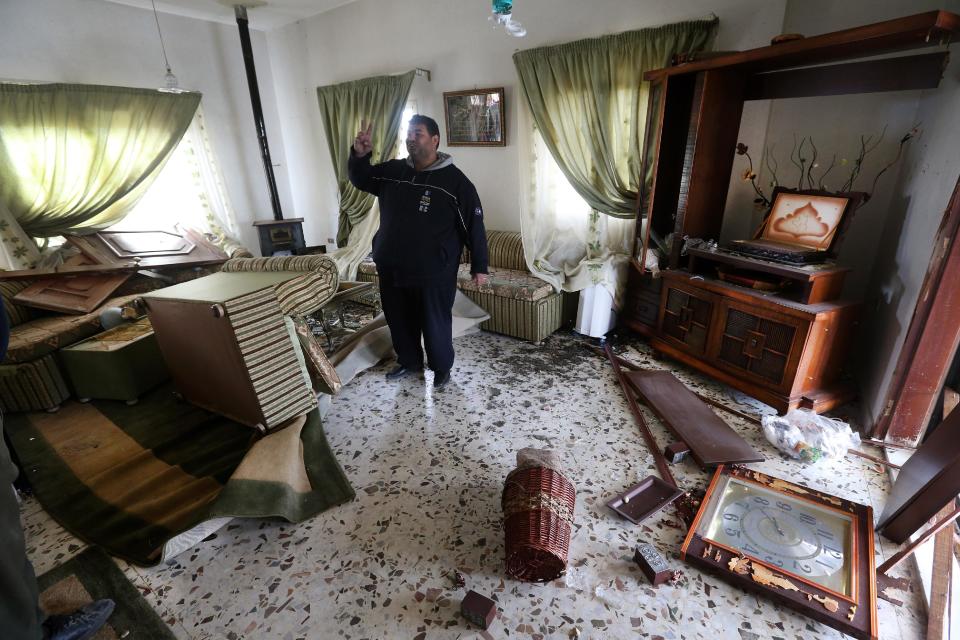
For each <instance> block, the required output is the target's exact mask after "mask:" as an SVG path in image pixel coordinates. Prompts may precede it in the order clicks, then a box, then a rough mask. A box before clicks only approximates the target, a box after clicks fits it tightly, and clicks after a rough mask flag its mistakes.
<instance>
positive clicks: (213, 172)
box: [184, 105, 243, 255]
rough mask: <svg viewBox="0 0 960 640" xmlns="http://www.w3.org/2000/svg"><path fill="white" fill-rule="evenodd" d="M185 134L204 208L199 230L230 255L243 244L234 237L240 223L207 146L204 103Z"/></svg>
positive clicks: (210, 148) (212, 155)
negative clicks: (211, 237)
mask: <svg viewBox="0 0 960 640" xmlns="http://www.w3.org/2000/svg"><path fill="white" fill-rule="evenodd" d="M184 137H185V138H186V140H187V144H188V147H187V153H188V154H190V155H192V156H193V158H194V163H193V165H194V168H195V169H196V171H197V173H196V174H195V175H194V183H195V184H196V185H197V187H198V192H199V196H200V202H201V206H202V207H203V214H204V215H203V222H202V226H201V228H200V229H199V230H200V231H202V232H204V233H206V234H208V235H211V236H213V238H214V241H215V242H216V243H217V245H218V246H220V248H221V249H223V250H224V251H226V253H227V255H230V254H232V253H233V251H234V250H235V249H238V248H242V247H243V245H241V244H240V241H239V240H238V239H237V238H239V237H240V226H239V225H238V224H237V215H236V213H234V211H233V205H231V204H230V198H229V196H227V189H226V187H224V186H223V174H221V173H220V165H219V164H218V163H217V159H216V156H215V155H214V153H213V148H212V147H211V146H210V137H209V136H208V135H207V126H206V122H205V121H204V116H203V105H200V106H199V107H197V114H196V115H195V116H194V118H193V122H191V123H190V128H189V129H187V133H186V134H185V136H184Z"/></svg>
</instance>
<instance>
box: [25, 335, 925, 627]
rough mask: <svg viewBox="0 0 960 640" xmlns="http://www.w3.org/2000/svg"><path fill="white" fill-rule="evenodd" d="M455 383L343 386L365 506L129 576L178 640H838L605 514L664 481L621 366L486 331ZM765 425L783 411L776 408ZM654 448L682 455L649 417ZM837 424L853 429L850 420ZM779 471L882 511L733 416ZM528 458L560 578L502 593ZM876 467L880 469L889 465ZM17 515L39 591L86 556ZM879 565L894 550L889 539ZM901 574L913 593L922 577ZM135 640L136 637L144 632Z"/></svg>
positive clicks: (255, 529) (577, 342) (49, 527)
mask: <svg viewBox="0 0 960 640" xmlns="http://www.w3.org/2000/svg"><path fill="white" fill-rule="evenodd" d="M456 349H457V359H458V360H457V364H456V365H455V368H454V372H453V380H452V382H451V383H450V384H449V385H448V386H447V388H445V389H443V390H442V391H440V392H435V391H434V390H433V389H432V387H431V386H430V384H429V383H430V381H431V380H432V374H430V373H428V374H427V379H426V380H425V381H424V380H421V379H418V378H416V377H408V378H406V379H403V380H400V381H396V382H386V381H385V379H384V377H383V373H384V372H385V371H386V370H387V369H388V365H387V364H383V365H381V366H379V367H377V368H375V369H371V370H369V371H366V372H364V373H363V374H361V375H360V376H358V377H357V378H356V379H355V380H354V381H353V382H351V383H350V384H349V385H347V386H346V387H344V389H343V391H342V392H341V393H340V395H339V396H337V397H336V398H335V400H334V402H333V406H332V408H331V410H330V413H329V414H328V416H327V418H326V422H325V426H326V432H327V437H328V438H329V440H330V444H331V446H332V447H333V449H334V451H335V452H336V454H337V456H338V458H339V460H340V462H341V464H342V465H343V467H344V469H345V471H346V473H347V476H348V477H349V478H350V480H351V482H352V483H353V485H354V487H355V488H356V490H357V498H356V500H354V501H353V502H351V503H348V504H346V505H342V506H340V507H337V508H334V509H332V510H330V511H328V512H326V513H322V514H320V515H318V516H317V517H315V518H313V519H311V520H309V521H307V522H304V523H301V524H296V525H292V524H288V523H283V522H275V521H263V520H241V519H237V520H233V521H232V522H231V523H230V524H229V525H227V526H226V527H224V528H223V529H220V530H219V531H218V532H217V533H215V534H214V535H213V536H212V537H211V538H208V539H207V540H205V541H204V542H202V543H201V544H200V545H198V546H197V547H195V548H193V549H192V550H190V551H187V552H185V553H183V554H181V555H180V556H178V557H177V558H175V559H173V560H172V561H170V562H169V563H167V564H164V565H161V566H156V567H152V568H142V567H132V566H130V565H127V564H126V563H123V562H120V563H119V564H120V566H121V567H122V568H123V570H124V572H125V573H126V575H127V576H128V577H130V579H131V580H132V581H133V582H134V584H135V585H136V586H137V587H138V588H139V589H140V590H141V592H142V593H143V594H144V595H145V597H146V599H147V601H148V602H149V603H150V604H151V605H152V606H153V607H154V608H155V609H156V610H157V611H158V612H159V614H160V615H161V617H162V618H163V619H164V620H165V621H166V622H167V623H168V624H169V625H170V627H171V629H172V630H173V631H174V633H175V634H176V635H177V636H178V637H179V638H230V639H234V638H265V639H266V638H270V639H272V638H278V639H284V640H287V639H290V640H293V639H295V638H355V639H360V638H370V639H393V638H404V639H406V638H412V639H416V640H426V639H428V638H436V639H441V638H450V639H454V638H463V639H468V638H485V639H491V638H498V639H500V638H531V639H542V638H561V639H562V638H575V637H579V638H581V639H583V638H591V639H601V638H611V639H612V638H650V639H653V640H657V639H664V640H668V639H676V638H709V639H711V640H719V639H726V638H730V639H735V640H752V639H761V638H763V639H766V638H783V639H803V640H807V639H814V638H842V637H845V636H843V635H842V634H840V633H838V632H836V631H834V630H832V629H830V628H828V627H825V626H823V625H821V624H819V623H816V622H813V621H811V620H809V619H807V618H805V617H803V616H800V615H799V614H796V613H793V612H792V611H790V610H786V609H783V608H781V607H779V606H776V605H774V604H773V603H772V602H771V601H769V600H765V599H762V598H758V597H756V596H754V595H750V594H747V593H745V592H743V591H740V590H739V589H737V588H734V587H732V586H729V585H727V584H726V583H725V582H723V581H721V580H719V579H717V578H714V577H711V576H708V575H705V574H702V573H700V572H699V571H698V570H696V569H694V568H692V567H690V566H689V565H686V564H684V563H682V562H681V561H680V560H679V559H678V557H677V550H678V548H679V546H680V543H681V541H682V537H683V533H682V531H681V529H680V528H679V525H678V524H677V518H676V515H675V513H674V511H673V510H672V509H667V510H665V511H663V512H661V513H660V514H659V517H657V516H654V517H652V518H650V519H648V520H647V521H646V522H644V523H643V524H641V525H633V524H631V523H629V522H628V521H626V520H622V519H620V518H619V517H618V516H617V515H616V514H614V513H613V512H611V511H610V510H609V509H608V508H607V507H606V506H605V502H606V501H607V500H608V499H610V498H611V497H613V496H614V495H616V494H618V493H620V492H621V491H622V490H624V489H625V488H627V487H629V486H631V485H632V484H634V483H635V482H636V481H638V480H639V479H641V478H643V477H645V476H647V475H651V474H655V473H656V471H655V467H654V464H653V459H652V457H651V456H650V455H649V454H648V452H647V450H646V448H645V446H644V444H643V440H642V437H641V435H640V432H639V430H638V428H637V427H636V425H635V424H634V422H633V418H632V416H631V414H630V412H629V409H628V407H627V403H626V401H625V400H624V399H623V397H622V395H621V392H620V389H619V386H618V384H617V382H616V378H615V377H614V375H613V373H612V371H611V369H610V367H609V365H608V364H607V363H606V361H605V360H603V359H601V358H600V357H597V356H596V355H594V354H593V353H591V352H589V351H588V350H587V349H585V348H584V346H583V340H582V339H578V338H576V337H574V336H573V335H572V334H570V333H558V334H555V335H554V336H552V337H550V338H549V339H547V340H546V341H545V342H544V343H543V344H542V345H539V346H537V345H532V344H529V343H524V342H520V341H517V340H514V339H511V338H507V337H502V336H498V335H494V334H489V333H479V334H475V335H472V336H467V337H464V338H460V339H458V340H457V342H456ZM618 351H620V352H621V355H623V356H624V357H626V358H629V359H631V360H633V361H634V362H637V363H638V364H641V365H643V366H645V367H650V368H669V369H671V370H674V371H675V373H676V375H677V376H678V377H679V378H680V379H681V380H682V381H684V382H685V383H687V384H688V386H689V387H690V388H692V389H693V390H695V391H698V392H700V393H704V394H707V395H710V396H711V397H713V398H715V399H718V400H721V401H723V402H724V403H727V404H728V405H729V406H732V407H735V408H739V409H741V410H743V411H747V412H756V411H757V409H758V408H759V409H761V410H762V409H763V405H758V404H756V403H755V402H752V401H749V399H747V398H745V397H744V396H742V395H740V394H738V393H736V392H734V391H732V390H730V389H728V388H726V387H723V386H721V385H718V384H715V383H712V382H710V381H708V380H707V379H705V378H703V377H701V376H699V375H697V374H695V373H692V372H691V371H690V370H688V369H685V368H682V367H680V366H679V365H676V364H674V363H672V362H670V361H657V360H654V359H653V358H652V357H651V355H650V353H649V352H648V351H647V349H646V347H645V346H644V344H643V343H642V342H639V341H631V342H628V343H625V344H621V345H618ZM766 410H768V411H769V408H767V409H766ZM644 412H645V415H646V417H647V420H648V423H649V424H650V425H651V427H652V429H653V431H654V435H655V436H656V438H657V440H658V442H660V443H661V446H662V444H664V443H667V442H668V441H669V439H668V436H667V434H666V432H665V430H664V429H663V428H662V427H661V425H660V423H659V422H658V421H657V420H656V419H655V418H654V417H653V415H652V414H651V413H650V412H649V411H647V410H644ZM841 414H842V412H841ZM723 417H724V419H725V420H727V421H728V423H729V424H731V426H732V427H733V428H734V429H736V430H737V431H738V432H739V433H741V434H742V435H743V436H744V437H745V438H746V439H747V440H748V441H750V442H751V444H753V445H754V446H755V447H756V448H757V449H758V450H760V451H762V452H763V453H764V455H766V456H767V458H768V459H767V460H766V461H765V462H763V463H759V464H756V465H751V466H752V467H753V468H755V469H757V470H759V471H763V472H765V473H769V474H772V475H775V476H779V477H783V478H785V479H790V480H792V481H794V482H799V483H802V484H806V485H809V486H812V487H816V488H818V489H821V490H823V491H826V492H829V493H833V494H836V495H839V496H842V497H844V498H848V499H850V500H854V501H857V502H861V503H864V504H870V505H872V506H873V508H874V511H875V513H879V511H880V510H881V508H882V505H883V502H884V498H885V495H886V492H887V490H888V482H887V479H886V475H885V473H884V472H883V470H882V469H881V468H880V467H879V466H878V465H875V464H873V463H871V462H869V461H866V460H863V459H860V458H847V459H844V460H841V461H838V462H833V463H831V462H821V463H818V465H815V466H803V465H801V464H800V463H797V462H793V461H791V460H788V459H786V458H784V457H782V456H781V455H779V454H778V453H777V452H776V451H775V450H774V449H773V448H772V447H771V446H769V445H768V444H767V443H766V442H765V441H764V440H763V436H762V434H761V433H760V432H759V430H758V429H757V428H756V427H754V426H753V425H751V424H749V423H747V422H745V421H743V420H741V419H736V418H731V417H730V416H728V415H724V416H723ZM522 447H538V448H547V447H549V448H553V449H555V450H557V451H559V452H560V454H561V455H562V458H563V462H564V464H565V465H566V468H567V471H568V475H569V477H571V478H572V479H573V480H574V482H575V484H576V486H577V506H576V515H575V527H574V531H573V535H572V541H571V545H570V554H569V557H570V564H569V569H568V572H567V574H566V576H565V577H563V578H561V579H559V580H556V581H554V582H551V583H548V584H525V583H520V582H516V581H513V580H509V579H505V578H504V573H503V554H504V549H503V533H502V529H501V522H502V518H501V510H500V492H501V489H502V486H503V481H504V478H505V477H506V475H507V473H508V472H509V471H510V470H511V469H512V468H513V467H514V466H515V453H516V451H517V450H518V449H520V448H522ZM864 451H866V452H868V453H871V454H874V455H879V454H878V452H877V450H876V449H874V448H870V447H864ZM674 474H675V476H676V478H677V481H678V482H679V484H680V485H681V487H683V488H688V489H689V488H695V487H700V488H705V486H706V483H707V480H708V476H707V474H705V473H703V472H701V471H700V470H699V469H698V468H697V467H696V466H695V465H694V463H693V462H684V463H680V464H678V465H675V466H674ZM22 516H23V521H24V526H25V529H26V532H27V542H28V546H29V549H28V554H29V556H30V559H31V560H32V561H33V563H34V566H35V568H36V570H37V572H38V573H42V572H44V571H46V570H48V569H50V568H52V567H54V566H57V565H59V564H62V563H63V562H64V561H65V560H67V559H68V558H69V557H71V556H73V555H75V554H76V553H78V552H80V551H81V550H82V549H83V547H84V545H83V543H81V542H80V541H78V540H76V539H75V538H73V537H72V536H71V535H70V534H68V533H66V532H65V531H64V530H63V529H62V528H60V527H59V526H58V525H57V524H56V523H54V522H53V521H52V520H51V519H50V518H49V516H47V514H46V513H45V512H44V511H43V509H42V508H40V506H39V505H38V504H37V502H36V500H34V499H32V498H30V499H27V500H25V501H24V503H23V506H22ZM642 541H645V542H651V543H653V544H654V546H655V547H656V548H657V549H658V550H659V551H660V552H661V553H662V554H663V555H664V556H665V557H666V558H667V561H668V563H669V564H670V565H671V567H673V568H677V569H680V570H681V571H682V572H683V576H682V578H681V579H680V580H679V582H678V583H677V584H675V585H668V584H665V585H661V586H659V587H657V588H656V589H654V588H651V587H650V586H649V583H648V582H647V581H646V579H645V578H644V577H643V575H642V574H641V573H640V572H639V570H638V569H637V568H636V566H635V565H634V564H633V562H632V561H631V557H632V548H633V546H634V545H635V544H637V543H638V542H642ZM877 550H878V563H879V562H882V560H883V559H884V558H886V557H889V556H890V555H891V554H892V553H893V552H895V550H896V549H895V547H893V546H892V545H890V544H889V543H887V542H885V541H883V540H881V539H880V538H878V539H877ZM901 567H902V568H901V569H900V570H899V572H898V573H895V575H905V576H907V577H908V578H912V576H911V572H912V571H913V569H912V566H911V565H910V563H905V564H904V565H901ZM454 570H459V571H460V572H461V573H462V574H463V575H464V576H465V578H466V588H467V589H473V590H476V591H478V592H480V593H482V594H486V595H488V596H491V597H493V598H494V599H495V600H496V601H497V603H498V607H499V610H500V613H499V617H498V620H496V621H495V622H494V623H493V625H492V626H491V628H490V629H489V630H488V631H486V632H481V631H478V630H476V629H475V628H473V627H471V626H470V625H469V624H468V623H467V622H466V621H465V620H464V619H463V618H462V617H461V615H460V613H459V602H460V599H461V598H462V597H463V595H464V593H465V589H462V588H457V587H455V586H454V584H453V582H452V581H451V579H450V578H449V574H450V573H451V572H453V571H454ZM916 591H917V589H914V591H913V593H907V594H903V593H902V592H896V593H893V594H891V595H894V596H895V597H897V598H901V599H905V600H906V602H905V603H904V605H903V606H900V607H896V606H894V605H892V604H890V603H888V602H886V601H883V600H881V601H880V603H879V615H880V636H881V638H885V639H894V638H897V639H900V638H903V639H907V640H910V639H914V638H922V637H923V635H924V628H925V624H926V621H925V613H924V610H923V605H922V604H921V603H920V601H919V596H918V595H917V593H916ZM130 637H131V638H136V637H137V635H136V630H135V629H134V630H132V634H131V636H130Z"/></svg>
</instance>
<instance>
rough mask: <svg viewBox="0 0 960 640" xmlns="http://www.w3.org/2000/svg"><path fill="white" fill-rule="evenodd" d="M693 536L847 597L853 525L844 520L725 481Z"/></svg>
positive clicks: (812, 506) (850, 593) (775, 494)
mask: <svg viewBox="0 0 960 640" xmlns="http://www.w3.org/2000/svg"><path fill="white" fill-rule="evenodd" d="M697 533H698V534H699V535H700V536H701V537H702V538H705V539H707V540H708V541H711V542H714V543H716V544H719V545H723V546H724V547H729V548H731V549H734V550H736V551H737V552H738V553H741V554H743V555H745V556H749V557H751V558H754V559H756V560H760V561H761V562H764V563H766V564H768V565H770V566H771V567H773V568H774V569H779V570H781V571H783V572H785V573H790V574H793V575H794V576H797V577H800V578H802V579H804V580H807V581H809V582H812V583H814V584H816V585H818V586H820V587H823V588H824V589H829V590H830V591H833V592H834V593H838V594H841V595H844V596H848V597H852V596H853V585H852V570H853V569H852V568H853V561H852V560H853V558H852V552H851V544H852V540H853V519H852V518H851V516H849V515H848V514H845V513H842V512H839V511H834V510H832V509H827V508H825V507H822V506H819V505H817V504H814V503H812V502H810V501H808V500H804V499H802V498H798V497H795V496H792V495H788V494H785V493H781V492H779V491H774V490H772V489H768V488H767V487H764V486H761V485H758V484H754V483H752V482H745V481H743V480H740V479H738V478H734V477H729V476H725V477H724V478H723V479H722V480H721V484H720V485H718V486H717V487H716V489H715V490H714V492H713V494H712V495H711V498H710V504H708V505H707V509H706V511H705V512H704V517H703V518H702V519H701V521H700V526H699V529H698V531H697Z"/></svg>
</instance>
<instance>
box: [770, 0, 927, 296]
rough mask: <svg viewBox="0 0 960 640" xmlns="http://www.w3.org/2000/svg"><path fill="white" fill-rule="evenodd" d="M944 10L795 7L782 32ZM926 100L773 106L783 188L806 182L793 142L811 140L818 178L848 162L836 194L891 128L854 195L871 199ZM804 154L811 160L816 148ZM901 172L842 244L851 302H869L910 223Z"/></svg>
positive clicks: (905, 1)
mask: <svg viewBox="0 0 960 640" xmlns="http://www.w3.org/2000/svg"><path fill="white" fill-rule="evenodd" d="M943 4H944V3H943V0H846V1H844V2H835V1H833V0H790V1H789V2H788V3H787V11H786V17H785V19H784V26H783V30H784V32H785V33H802V34H805V35H816V34H820V33H824V32H828V31H838V30H841V29H847V28H851V27H857V26H861V25H864V24H869V23H872V22H880V21H882V20H889V19H893V18H898V17H902V16H906V15H910V14H913V13H920V12H922V11H928V10H931V9H938V8H941V5H943ZM919 100H920V92H919V91H894V92H884V93H871V94H856V95H847V96H830V97H818V98H797V99H791V100H775V101H773V102H772V107H771V111H770V120H769V124H768V128H767V136H766V143H767V146H768V148H769V147H770V146H771V145H774V149H775V157H776V158H777V160H778V161H779V165H780V169H779V171H778V177H779V179H780V181H781V183H783V184H784V185H786V186H796V184H797V180H798V177H799V170H798V169H796V167H794V166H793V165H792V164H791V163H790V160H789V157H790V150H791V147H792V146H793V138H794V135H796V136H798V137H803V136H812V137H813V139H814V142H815V143H816V144H817V148H818V151H819V157H818V160H817V162H818V164H820V168H819V169H817V170H815V171H814V173H813V175H814V176H815V177H816V176H818V175H820V173H821V172H822V171H823V170H824V169H825V168H826V166H827V165H828V164H829V163H830V159H831V156H832V155H833V154H834V153H835V154H836V156H837V158H838V159H846V160H848V161H849V164H848V165H847V166H845V167H837V168H835V169H834V170H833V171H831V173H830V174H829V176H828V177H827V180H826V183H825V186H826V187H827V188H828V190H830V189H838V188H839V187H840V185H841V184H842V183H843V182H844V181H845V180H846V178H847V176H849V173H850V169H851V167H852V166H853V161H854V159H855V158H856V156H857V153H858V151H859V149H860V137H861V136H870V135H872V136H874V138H875V139H876V137H878V136H879V134H880V133H881V132H882V131H883V129H884V127H886V134H885V135H884V138H883V141H882V142H881V143H880V145H879V146H878V147H877V148H876V149H875V150H874V151H873V152H872V153H870V155H868V156H867V157H866V160H865V162H864V168H863V171H862V172H861V174H860V177H859V178H858V180H857V182H856V184H855V185H854V189H855V190H860V191H869V190H870V189H871V183H872V181H873V178H874V176H875V175H876V174H877V172H879V171H880V170H881V169H882V168H883V167H884V166H885V165H886V164H887V163H889V162H890V161H891V160H892V159H893V158H895V157H896V153H897V147H898V146H899V140H900V138H901V137H902V136H903V135H904V134H905V133H906V132H908V131H909V130H910V129H911V128H912V127H913V126H914V124H916V122H917V119H916V118H917V108H918V103H919ZM805 151H806V153H805V156H806V157H807V158H810V153H809V147H807V148H806V149H805ZM758 155H759V154H758ZM756 158H757V156H754V159H755V160H756ZM902 166H903V165H902V164H898V165H896V166H894V167H893V168H892V169H890V170H889V171H887V172H886V173H885V174H884V175H883V176H882V177H881V179H880V181H879V182H878V184H877V189H876V192H875V193H874V194H873V198H872V199H871V200H870V202H868V203H866V204H865V205H863V206H862V207H861V208H860V209H859V210H858V211H857V212H856V216H855V217H854V219H853V222H852V224H851V226H850V227H849V229H848V231H847V234H846V236H845V237H844V239H843V244H842V246H841V250H840V256H839V260H840V263H841V264H843V265H845V266H849V267H852V268H853V271H852V272H851V273H850V274H849V275H848V276H847V281H846V287H845V290H844V293H845V295H846V296H848V297H850V298H854V299H862V298H864V296H865V295H866V291H867V289H868V287H869V283H870V274H871V273H872V267H873V264H874V262H875V260H876V259H877V256H878V253H877V248H878V246H879V243H880V236H881V234H882V232H883V229H884V228H885V227H886V226H887V225H888V224H889V223H893V222H894V221H896V220H898V219H899V218H900V217H901V216H902V215H903V212H902V210H900V209H899V208H898V207H897V206H896V202H895V192H896V188H895V187H896V184H897V176H898V175H899V172H900V170H901V168H902ZM760 175H761V182H762V183H763V185H764V186H765V187H766V191H767V193H768V195H769V192H770V187H769V181H770V178H771V176H770V174H769V173H768V172H767V171H766V170H764V171H762V172H761V174H760ZM757 222H759V220H757Z"/></svg>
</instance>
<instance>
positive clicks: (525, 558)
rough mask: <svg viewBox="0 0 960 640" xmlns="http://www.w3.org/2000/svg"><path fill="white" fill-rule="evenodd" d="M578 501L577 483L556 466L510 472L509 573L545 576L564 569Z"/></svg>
mask: <svg viewBox="0 0 960 640" xmlns="http://www.w3.org/2000/svg"><path fill="white" fill-rule="evenodd" d="M575 502H576V490H575V489H574V487H573V483H571V482H570V481H569V480H567V479H566V478H565V477H564V476H563V475H562V474H561V473H560V472H559V471H557V470H555V469H551V468H548V467H527V468H523V469H516V470H514V471H512V472H511V473H510V475H508V476H507V480H506V484H505V486H504V488H503V496H502V505H503V515H504V530H505V534H506V555H507V575H509V576H510V577H513V578H516V579H518V580H524V581H526V582H546V581H549V580H554V579H556V578H559V577H560V576H562V575H563V574H564V572H565V571H566V569H567V552H568V551H569V548H570V528H571V525H572V524H573V510H574V505H575Z"/></svg>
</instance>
